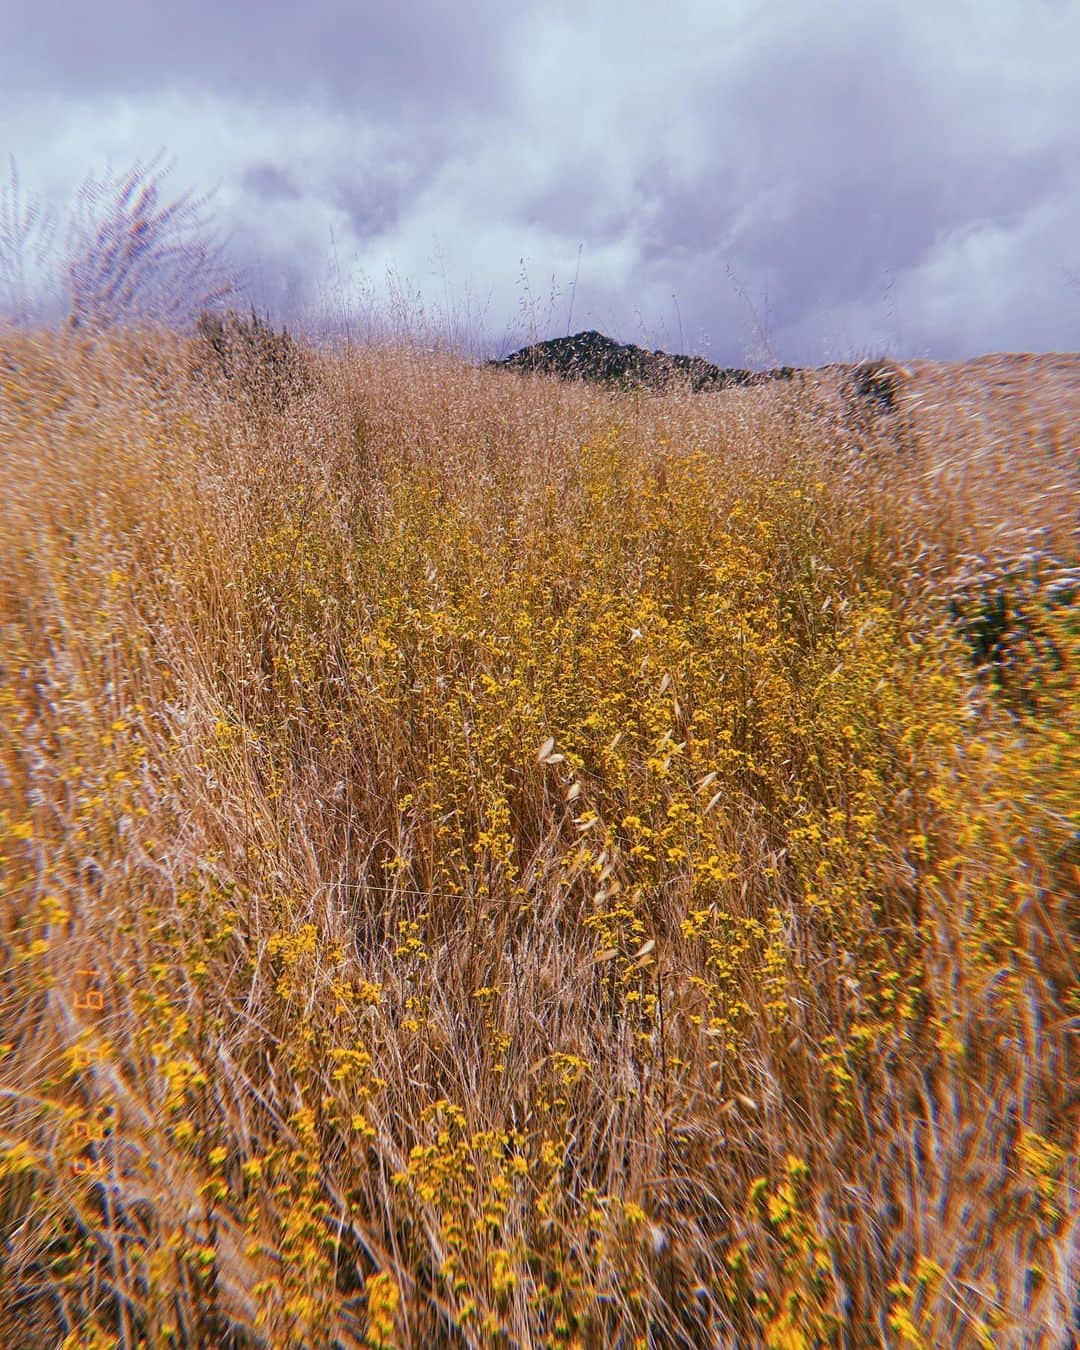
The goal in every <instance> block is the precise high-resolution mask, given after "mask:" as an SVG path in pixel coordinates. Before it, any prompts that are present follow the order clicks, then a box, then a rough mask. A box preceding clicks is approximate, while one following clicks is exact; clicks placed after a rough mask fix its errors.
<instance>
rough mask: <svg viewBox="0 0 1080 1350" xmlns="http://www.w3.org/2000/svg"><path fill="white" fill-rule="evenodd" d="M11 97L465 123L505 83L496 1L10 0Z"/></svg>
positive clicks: (7, 61) (7, 66) (6, 76)
mask: <svg viewBox="0 0 1080 1350" xmlns="http://www.w3.org/2000/svg"><path fill="white" fill-rule="evenodd" d="M4 9H5V24H4V29H5V32H4V47H3V52H4V53H5V54H4V55H0V75H2V77H3V80H4V83H5V84H6V85H7V87H8V89H9V90H11V89H20V90H33V91H40V90H42V89H61V90H64V91H67V92H70V93H76V92H77V93H83V94H85V93H96V92H100V91H109V92H117V91H119V92H123V93H128V94H144V93H150V92H154V91H156V90H159V89H160V88H161V87H162V86H163V85H172V86H179V87H185V88H189V89H191V90H199V89H208V90H214V91H216V92H218V93H224V94H229V95H235V96H244V95H249V94H258V95H260V96H262V97H265V98H267V99H269V100H271V101H272V102H274V101H287V100H289V99H292V98H295V97H296V96H298V95H299V96H304V97H308V96H315V97H319V98H325V99H326V100H327V101H329V102H331V103H332V104H333V105H335V106H341V105H343V104H344V105H347V106H352V107H357V106H359V107H368V108H377V109H379V111H380V112H381V113H382V114H384V115H385V116H387V117H388V118H393V117H400V116H405V115H412V114H415V113H416V112H418V111H420V110H423V109H425V108H430V107H431V106H432V105H433V104H434V105H439V106H441V107H443V108H445V107H447V106H455V107H457V108H458V109H460V110H462V111H464V112H468V113H475V112H477V111H478V110H480V109H482V108H483V107H485V106H487V105H488V104H491V103H495V102H497V101H498V100H499V98H500V96H501V93H502V91H503V90H504V88H505V84H506V81H507V78H508V74H509V71H508V68H507V65H506V61H505V52H504V50H503V47H502V43H503V39H504V38H505V37H506V34H507V27H508V25H507V24H506V22H505V20H503V19H501V18H500V11H501V9H502V7H501V6H499V5H498V4H497V3H496V0H454V3H453V4H446V3H444V0H410V3H409V4H400V3H394V2H393V0H390V2H389V3H387V2H385V0H384V2H382V3H380V2H379V0H374V2H373V0H365V3H363V4H356V3H353V2H352V0H311V2H310V3H307V4H303V5H298V4H294V3H292V2H291V0H263V3H260V4H258V5H251V4H249V3H246V0H224V2H223V0H185V3H183V4H180V3H178V2H177V0H164V3H142V2H141V0H98V3H95V4H72V3H71V0H34V2H33V3H22V2H20V0H7V3H6V4H5V6H4Z"/></svg>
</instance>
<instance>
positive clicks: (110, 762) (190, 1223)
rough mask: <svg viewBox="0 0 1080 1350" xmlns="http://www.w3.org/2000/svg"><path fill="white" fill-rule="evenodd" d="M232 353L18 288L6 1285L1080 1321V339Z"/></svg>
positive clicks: (648, 1332) (93, 1329)
mask: <svg viewBox="0 0 1080 1350" xmlns="http://www.w3.org/2000/svg"><path fill="white" fill-rule="evenodd" d="M204 357H205V353H203V356H202V357H200V356H199V354H198V353H197V352H196V350H195V348H194V347H193V346H192V345H191V344H190V343H188V342H186V341H184V340H182V339H180V338H179V337H174V336H170V335H169V334H162V333H157V334H152V335H149V336H147V337H145V338H141V339H140V338H137V337H124V338H119V337H118V338H111V339H108V338H104V337H93V336H90V335H85V334H65V335H57V334H42V335H37V336H18V337H16V336H9V337H5V338H4V339H3V341H2V342H0V549H2V551H3V557H4V560H5V561H4V567H3V571H2V573H0V623H2V625H3V627H2V633H3V640H2V645H0V659H2V666H0V705H2V708H3V719H2V726H0V737H2V742H0V878H2V880H0V884H2V889H3V905H2V908H0V944H2V947H0V950H2V960H0V1290H2V1293H3V1297H2V1299H0V1344H2V1345H4V1346H10V1347H13V1350H16V1348H17V1350H21V1348H22V1347H37V1346H42V1347H52V1346H63V1347H67V1348H69V1350H70V1348H72V1347H95V1348H97V1347H105V1346H123V1347H132V1346H144V1345H145V1346H151V1347H168V1346H174V1347H180V1346H199V1347H202V1346H206V1347H216V1346H232V1347H254V1346H268V1347H278V1346H282V1347H284V1346H318V1347H329V1346H336V1347H354V1346H363V1345H367V1346H391V1345H402V1346H418V1345H425V1344H426V1345H430V1346H435V1345H461V1346H487V1345H492V1346H499V1345H506V1346H520V1347H540V1346H552V1347H554V1346H575V1345H576V1346H582V1347H584V1346H609V1345H611V1346H615V1345H623V1346H633V1345H639V1346H643V1347H644V1346H667V1345H670V1346H677V1345H685V1346H698V1345H700V1346H732V1347H734V1346H747V1347H749V1346H756V1345H766V1346H771V1347H777V1348H781V1347H783V1348H785V1350H786V1348H789V1347H790V1348H794V1347H812V1346H828V1345H837V1346H840V1345H843V1346H864V1345H887V1346H896V1347H900V1346H907V1347H913V1346H926V1347H936V1346H945V1345H950V1346H951V1345H964V1346H966V1345H972V1346H990V1345H1000V1346H1032V1347H1045V1350H1051V1348H1053V1350H1058V1347H1064V1346H1066V1345H1068V1344H1069V1343H1070V1336H1071V1334H1072V1333H1071V1330H1070V1329H1071V1328H1072V1329H1073V1330H1075V1323H1074V1318H1075V1316H1076V1282H1077V1267H1078V1260H1080V1225H1078V1222H1077V1212H1078V1209H1080V1206H1078V1203H1077V1198H1078V1197H1077V1188H1078V1184H1080V1171H1078V1167H1077V1155H1076V1126H1077V1117H1076V1105H1077V1099H1076V1091H1075V1082H1076V1058H1075V1044H1074V1043H1073V1041H1074V1033H1075V1026H1076V1018H1077V1015H1078V1013H1080V1005H1078V999H1077V989H1078V981H1077V974H1078V972H1077V957H1076V950H1077V937H1078V933H1077V928H1076V912H1075V897H1076V894H1077V888H1078V883H1080V852H1078V848H1077V838H1078V830H1080V737H1078V731H1080V726H1078V723H1080V704H1078V700H1077V698H1076V672H1077V662H1078V659H1080V628H1078V625H1077V621H1076V608H1075V601H1074V603H1073V604H1072V605H1069V604H1067V603H1065V604H1063V603H1061V596H1062V594H1063V593H1064V592H1063V591H1062V589H1061V586H1060V585H1059V586H1058V589H1057V590H1056V591H1055V590H1054V589H1053V583H1054V582H1055V580H1058V581H1060V578H1061V577H1062V576H1064V575H1065V573H1066V572H1067V571H1068V569H1070V568H1072V569H1075V568H1076V566H1077V564H1078V563H1080V557H1078V550H1077V535H1076V524H1077V518H1076V512H1077V504H1078V502H1080V471H1078V468H1077V458H1078V457H1077V454H1076V451H1077V445H1076V436H1077V426H1078V418H1077V407H1076V401H1075V386H1074V385H1069V379H1068V374H1067V373H1066V375H1065V376H1062V377H1061V379H1062V382H1061V383H1059V384H1057V385H1053V386H1052V392H1051V393H1050V394H1049V395H1046V392H1045V387H1046V379H1049V380H1053V379H1057V378H1058V377H1057V376H1055V375H1053V374H1052V373H1051V374H1047V372H1046V371H1042V372H1040V373H1038V374H1035V373H1032V372H1028V376H1027V378H1026V380H1025V379H1024V378H1019V380H1018V385H1017V387H1018V390H1019V392H1018V394H1017V396H1016V397H1014V398H1011V399H1006V398H1003V397H1002V398H997V399H996V400H995V398H994V397H993V396H992V391H989V392H988V390H987V382H986V380H982V382H981V383H980V382H979V377H978V375H977V374H976V375H970V372H969V374H968V375H965V376H964V378H969V379H970V380H973V381H974V382H975V383H974V385H973V386H972V387H973V388H975V389H976V390H977V392H978V397H977V398H975V395H972V397H973V398H975V403H976V404H977V407H976V410H975V412H974V413H970V415H969V410H968V407H967V404H964V403H963V399H962V398H961V395H960V394H959V393H958V392H957V389H956V388H955V387H953V388H952V389H951V392H950V386H949V383H948V380H949V379H952V378H954V377H956V378H959V375H958V374H957V372H955V371H954V372H945V373H943V372H942V371H941V369H940V368H939V369H938V370H937V371H936V372H935V371H932V370H929V369H920V370H919V371H917V372H916V373H915V374H914V375H913V383H912V386H911V388H910V389H909V393H908V404H907V412H906V413H905V417H908V416H910V421H909V422H905V425H904V429H903V435H902V436H900V437H898V438H894V436H893V429H892V428H890V427H888V426H882V427H881V428H880V429H879V430H878V431H875V432H874V433H873V434H872V436H871V442H870V443H866V444H862V445H857V444H855V443H854V442H853V440H852V437H851V434H850V430H849V429H848V428H846V426H845V423H844V421H843V418H842V417H840V416H839V415H838V414H837V411H836V408H835V406H834V405H833V404H830V402H829V399H828V398H827V397H825V396H824V395H821V394H820V392H818V393H815V392H814V391H813V390H802V391H798V390H791V389H784V388H777V389H769V390H749V391H741V392H738V393H726V394H716V395H701V396H697V397H693V396H689V395H678V394H666V395H655V394H634V395H615V394H608V393H602V392H598V391H595V390H591V389H589V388H586V387H584V386H580V385H576V386H573V385H560V384H557V383H555V382H553V381H551V380H548V379H521V378H519V377H517V376H514V375H511V374H506V373H503V372H494V371H490V370H477V369H473V368H470V367H468V366H466V365H464V364H462V363H460V362H456V361H454V360H453V359H451V358H449V357H442V356H438V355H435V354H420V353H417V352H416V351H412V350H409V349H406V348H401V349H389V348H387V349H378V350H375V349H371V350H362V351H357V352H353V353H351V354H349V355H329V354H318V355H317V354H314V353H310V354H308V356H307V357H306V358H305V359H306V362H307V366H308V378H307V379H306V380H304V381H303V382H298V383H297V386H296V392H295V394H294V396H293V397H292V398H291V399H289V400H281V399H280V398H277V397H275V398H274V399H268V398H265V397H262V396H261V393H260V385H259V378H258V375H259V372H258V371H256V372H254V376H255V378H252V379H248V380H247V381H238V380H236V379H234V380H233V382H232V383H227V382H224V381H223V380H221V379H219V378H216V377H214V376H213V375H212V374H211V373H208V370H207V363H206V361H205V359H203V358H204ZM1061 360H1064V361H1065V362H1066V366H1068V365H1069V362H1072V361H1075V358H1068V359H1065V358H1061ZM1069 368H1070V369H1071V368H1072V367H1069ZM1010 369H1011V371H1012V376H1011V377H1012V378H1014V379H1015V378H1016V369H1015V368H1014V367H1011V368H1010ZM961 374H962V372H961ZM1044 376H1045V377H1046V378H1045V379H1044V378H1043V377H1044ZM947 377H948V378H947ZM920 382H921V383H920ZM279 384H280V382H278V383H277V384H275V389H276V390H277V389H278V388H279ZM1070 388H1072V389H1073V393H1072V394H1071V395H1070V394H1069V392H1068V391H1069V389H1070ZM935 391H936V393H935ZM964 397H965V398H966V397H967V396H966V395H964ZM1070 398H1071V399H1072V401H1071V402H1070ZM935 399H936V401H935ZM1025 400H1027V402H1026V403H1025ZM900 442H902V444H900ZM990 575H992V576H993V577H994V578H995V580H994V582H993V591H994V593H995V594H996V592H997V591H1001V592H1002V593H1003V594H1006V596H1007V600H1008V604H1009V607H1010V608H1009V613H1010V615H1011V616H1012V620H1011V621H1012V631H1011V632H1010V633H1008V634H1006V636H1005V638H1003V640H1002V645H1001V646H999V648H998V649H997V652H996V665H995V667H994V669H993V670H987V671H983V672H982V673H979V672H978V671H977V670H976V669H975V666H974V664H973V661H972V654H971V651H970V649H969V647H968V646H967V645H966V644H965V642H964V641H963V640H962V638H961V636H960V635H959V632H958V629H957V625H956V622H955V620H954V618H953V616H952V613H951V611H950V601H953V602H957V597H958V596H959V597H961V598H962V602H963V603H964V604H967V605H968V606H969V607H970V606H971V605H972V604H975V605H978V604H979V603H981V601H980V597H982V599H984V600H986V599H987V596H989V594H990V592H989V591H986V590H985V588H986V587H987V586H988V585H989V584H990V583H989V582H987V581H986V580H985V579H984V580H983V581H982V582H980V581H979V580H978V578H979V577H980V576H982V577H983V578H986V577H987V576H990ZM980 587H982V588H983V589H980ZM1055 597H1056V598H1055ZM987 603H989V601H988V600H987Z"/></svg>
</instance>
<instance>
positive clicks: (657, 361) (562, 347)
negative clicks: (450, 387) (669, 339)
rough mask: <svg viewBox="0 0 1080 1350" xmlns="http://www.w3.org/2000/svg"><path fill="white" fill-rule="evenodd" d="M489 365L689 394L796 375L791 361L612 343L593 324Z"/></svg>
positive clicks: (757, 383)
mask: <svg viewBox="0 0 1080 1350" xmlns="http://www.w3.org/2000/svg"><path fill="white" fill-rule="evenodd" d="M488 364H489V365H491V366H499V367H502V368H503V369H506V370H520V371H533V372H537V373H543V374H549V375H558V376H560V377H561V378H562V379H565V380H574V379H577V380H588V381H592V382H595V383H599V384H605V385H608V386H611V387H613V388H616V389H666V388H669V387H671V386H672V385H678V384H686V385H687V386H688V387H689V388H690V389H691V390H692V391H693V392H694V393H700V392H702V391H703V390H708V389H731V388H746V387H749V386H753V385H760V384H768V383H770V382H771V381H773V380H790V379H791V378H792V377H793V376H794V375H795V374H796V372H795V370H794V369H793V368H792V367H791V366H781V367H780V368H779V369H776V370H768V371H752V370H741V369H738V368H734V367H724V366H716V365H713V363H712V362H711V361H706V360H705V359H704V357H701V356H672V355H670V354H669V353H667V352H663V351H649V350H648V349H647V348H645V347H638V346H635V345H634V344H633V343H622V342H615V341H614V340H613V339H612V338H609V337H605V336H604V334H603V333H598V332H596V331H595V330H592V329H590V330H589V331H587V332H583V333H575V334H574V335H573V336H572V337H563V338H552V339H550V340H549V341H547V342H537V343H534V344H533V345H532V346H530V347H523V348H522V349H521V350H520V351H517V352H514V353H513V354H512V355H511V356H507V357H505V358H504V359H503V360H501V361H489V362H488Z"/></svg>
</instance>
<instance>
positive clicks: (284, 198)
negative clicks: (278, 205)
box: [243, 164, 303, 202]
mask: <svg viewBox="0 0 1080 1350" xmlns="http://www.w3.org/2000/svg"><path fill="white" fill-rule="evenodd" d="M243 183H244V187H245V188H247V190H248V191H249V192H251V193H252V194H253V195H254V196H256V197H258V198H259V199H260V200H262V201H264V202H295V201H299V200H300V198H301V196H302V195H303V194H302V193H301V191H300V189H299V188H298V187H297V186H296V183H295V182H294V181H293V179H292V176H291V175H290V174H289V172H288V171H287V170H286V169H282V168H279V167H278V165H276V164H254V165H252V167H251V168H250V169H248V170H247V172H246V173H245V174H244V176H243Z"/></svg>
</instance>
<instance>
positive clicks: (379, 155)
mask: <svg viewBox="0 0 1080 1350" xmlns="http://www.w3.org/2000/svg"><path fill="white" fill-rule="evenodd" d="M0 31H2V32H3V33H4V38H5V41H4V43H3V45H2V47H0V79H2V80H3V82H4V87H5V93H6V97H5V100H4V101H3V103H2V104H0V147H2V146H7V147H10V149H11V151H12V153H13V154H14V155H15V156H16V158H17V160H18V164H19V169H20V174H21V176H22V177H23V179H24V180H25V181H27V182H35V181H36V182H38V183H40V184H41V185H42V187H43V190H46V191H50V192H51V191H55V190H57V189H58V188H59V187H60V186H61V185H62V184H63V183H65V182H67V183H70V184H71V185H74V183H75V182H76V181H77V180H78V178H79V177H81V176H82V175H84V174H85V173H86V172H87V171H89V170H92V169H95V168H97V167H99V166H100V165H101V164H102V163H103V162H105V161H106V160H108V161H110V162H112V163H114V164H118V165H122V164H124V163H125V162H131V160H133V159H135V158H137V157H140V158H144V159H145V158H146V157H148V156H150V155H152V154H153V153H154V152H155V151H157V150H158V149H159V148H164V149H166V150H167V151H168V152H169V153H170V154H172V155H173V156H174V157H175V164H176V168H175V173H174V180H173V181H174V182H175V185H176V186H177V187H178V188H180V187H183V186H187V185H189V184H190V185H192V186H193V187H195V188H196V189H203V188H206V187H210V186H214V185H217V189H218V190H217V193H216V195H215V197H214V209H215V210H216V211H217V212H218V213H219V219H220V221H221V223H222V225H223V226H224V227H225V228H226V229H227V230H228V232H229V235H230V239H231V245H232V248H233V250H234V253H235V255H236V258H237V261H238V263H239V264H240V265H241V266H242V270H243V273H244V275H245V277H247V278H248V279H249V282H250V286H251V289H252V292H253V298H254V299H256V300H257V301H258V302H260V303H263V304H266V305H268V306H270V307H271V308H273V309H275V310H277V311H280V312H281V313H282V315H283V316H285V317H290V318H291V317H293V316H294V315H295V314H297V313H299V312H301V311H305V310H307V311H311V310H315V309H318V307H319V305H320V304H321V303H323V302H324V301H325V298H326V295H327V292H328V289H329V290H331V291H332V290H333V289H334V288H335V287H336V288H337V294H336V297H335V299H334V305H333V308H334V309H335V311H338V312H339V311H340V310H341V309H342V307H343V306H347V305H348V303H349V296H350V295H351V294H353V292H354V290H355V291H357V292H359V291H361V290H363V289H364V288H365V287H370V285H371V284H372V283H371V278H380V277H384V276H386V275H392V276H394V277H396V278H398V279H399V282H398V283H396V284H399V285H400V286H404V288H405V289H407V290H409V291H410V293H414V294H415V293H422V294H423V295H424V297H425V298H428V297H430V298H432V303H431V304H430V305H427V306H426V307H427V309H428V310H429V311H430V310H432V309H436V310H437V309H440V308H442V309H444V310H450V311H453V310H454V309H455V308H460V307H461V306H462V305H464V304H466V303H467V304H468V305H469V306H472V305H474V304H475V305H476V306H478V308H479V309H480V310H481V311H482V312H483V314H484V318H485V325H486V331H487V335H488V341H489V344H490V345H492V346H497V345H498V339H499V337H500V335H502V337H503V340H504V344H505V342H512V341H517V340H519V339H524V338H533V337H536V336H548V335H551V334H554V333H556V332H560V331H565V328H566V325H567V323H568V321H570V320H571V319H572V321H573V326H574V327H583V326H586V325H588V326H595V327H601V328H604V329H605V330H606V331H608V332H609V333H610V334H611V335H612V336H614V337H619V338H622V339H624V340H635V341H641V340H643V339H644V340H646V341H653V343H654V345H660V344H661V343H663V345H666V346H668V347H672V346H677V345H680V344H681V345H682V346H683V348H684V349H687V350H690V349H693V350H708V352H709V354H710V355H711V356H712V357H713V359H718V360H733V361H735V360H737V361H740V362H741V361H742V360H744V359H746V358H747V356H749V357H750V359H754V360H763V361H764V360H772V359H775V360H780V361H793V362H814V361H824V360H830V359H836V358H837V357H841V356H844V355H848V354H852V353H856V352H866V351H869V350H872V349H883V348H889V349H892V350H895V351H897V352H899V353H900V354H903V353H905V352H906V353H907V354H910V355H932V356H942V357H961V356H966V355H972V354H974V353H975V352H977V351H984V350H993V349H1015V350H1020V349H1032V350H1040V349H1043V350H1048V349H1054V348H1057V349H1062V348H1070V349H1072V348H1076V347H1078V346H1080V340H1078V339H1080V281H1078V279H1080V231H1078V229H1077V224H1078V220H1080V81H1077V80H1076V78H1075V74H1074V69H1073V67H1074V60H1073V57H1072V54H1073V53H1074V52H1075V51H1077V50H1080V5H1077V4H1075V3H1070V2H1069V0H977V2H976V0H950V3H948V4H944V5H940V6H917V5H916V6H913V5H910V4H902V3H899V0H866V2H865V3H854V0H852V2H851V3H842V4H837V3H835V0H832V2H831V3H830V2H829V0H773V2H772V3H769V4H764V3H760V2H759V0H730V3H727V4H725V5H723V6H718V5H716V4H715V3H714V0H699V2H696V3H695V2H691V0H671V3H670V4H668V5H666V6H663V7H660V6H656V5H652V4H646V3H644V0H622V3H616V0H574V2H573V3H571V0H550V3H548V4H546V5H544V6H540V5H528V4H526V5H522V6H506V5H501V4H497V3H495V0H490V2H488V3H484V2H483V0H467V2H466V3H455V4H454V5H447V4H445V3H444V2H443V0H421V2H418V3H410V4H408V5H402V4H400V3H397V4H393V5H391V4H363V5H357V4H348V3H345V2H344V0H340V3H335V2H334V0H313V3H311V4H309V5H307V6H306V7H297V6H295V5H293V4H289V5H286V4H283V3H281V2H280V0H269V3H266V4H263V5H261V6H259V7H257V8H256V7H253V6H249V5H246V4H245V5H239V4H236V3H233V4H224V5H222V4H220V3H218V4H215V5H210V4H209V3H208V0H195V3H191V4H186V5H184V6H183V7H180V6H174V5H169V6H165V5H135V4H130V3H121V0H105V3H102V4H99V5H96V6H92V7H91V6H73V5H70V4H69V3H67V2H66V0H38V3H34V4H31V3H28V2H27V0H19V2H18V3H15V2H14V0H7V2H6V3H5V2H4V0H0ZM402 278H407V279H408V280H407V281H401V280H400V279H402ZM571 305H572V307H573V308H572V314H571ZM523 316H524V317H523ZM444 317H445V318H446V320H447V322H448V323H449V321H450V319H451V317H452V315H451V314H446V315H445V316H444ZM654 340H655V341H654Z"/></svg>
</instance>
